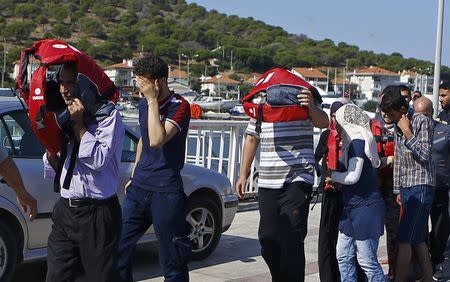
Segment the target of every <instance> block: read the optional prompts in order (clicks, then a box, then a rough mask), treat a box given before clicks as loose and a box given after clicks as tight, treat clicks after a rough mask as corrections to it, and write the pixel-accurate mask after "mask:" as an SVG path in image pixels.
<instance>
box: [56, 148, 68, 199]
mask: <svg viewBox="0 0 450 282" xmlns="http://www.w3.org/2000/svg"><path fill="white" fill-rule="evenodd" d="M66 158H67V145H63V147H62V149H61V153H60V155H59V159H58V167H57V168H56V175H55V179H53V191H54V192H55V193H59V191H61V184H60V182H59V180H60V179H61V173H62V169H63V167H64V162H65V161H66Z"/></svg>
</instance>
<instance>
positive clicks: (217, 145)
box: [126, 119, 320, 196]
mask: <svg viewBox="0 0 450 282" xmlns="http://www.w3.org/2000/svg"><path fill="white" fill-rule="evenodd" d="M133 120H134V121H133ZM126 123H127V124H128V125H132V124H134V127H135V128H134V129H138V128H137V120H136V119H131V120H130V119H128V121H127V122H126ZM247 124H248V121H247V120H242V121H236V120H194V119H192V120H191V122H190V126H189V134H188V137H187V140H186V156H185V160H186V163H190V164H194V165H198V166H202V167H205V168H208V169H212V170H215V171H217V172H219V173H222V174H224V175H226V176H227V177H228V178H229V179H230V182H231V184H232V185H234V184H235V183H236V181H237V179H238V177H239V170H240V167H241V160H242V149H243V146H244V141H245V139H244V135H245V129H246V128H247ZM132 127H133V126H132ZM319 135H320V131H319V130H317V129H316V130H315V131H314V144H317V141H318V139H319ZM258 167H259V149H258V151H257V152H256V157H255V160H254V161H253V163H252V166H251V169H250V173H249V177H248V179H247V186H246V195H248V196H253V195H254V194H256V193H257V192H258V188H257V183H256V180H257V178H258ZM315 184H316V185H317V184H318V179H317V178H316V179H315Z"/></svg>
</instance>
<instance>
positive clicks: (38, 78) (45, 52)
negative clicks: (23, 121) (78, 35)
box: [17, 39, 119, 154]
mask: <svg viewBox="0 0 450 282" xmlns="http://www.w3.org/2000/svg"><path fill="white" fill-rule="evenodd" d="M31 56H34V58H36V59H37V60H39V61H40V64H39V66H38V68H37V69H36V70H34V72H33V73H32V76H31V82H28V78H27V77H28V68H27V67H28V65H29V60H30V57H31ZM69 62H76V64H77V70H78V73H80V74H84V75H85V76H86V77H87V78H89V80H91V81H92V82H93V83H94V84H95V85H96V86H97V88H98V90H99V93H100V95H102V96H104V97H106V98H107V99H109V100H111V101H113V102H117V100H118V99H119V92H118V90H117V88H116V87H115V85H114V83H113V82H112V81H111V80H110V79H109V77H108V76H107V75H106V74H105V73H104V72H103V70H102V69H101V68H100V67H99V66H98V65H97V64H96V63H95V62H94V61H93V60H92V59H91V58H90V57H89V56H87V55H86V54H84V53H82V52H81V51H79V50H77V49H76V48H75V47H73V46H71V45H69V44H68V43H66V42H63V41H59V40H54V39H44V40H40V41H37V42H35V43H34V44H33V46H32V47H31V48H27V49H26V50H24V51H22V52H21V54H20V64H19V75H18V78H17V84H18V88H19V91H20V94H21V96H22V98H23V99H24V100H25V102H26V103H27V104H28V108H29V118H30V121H31V128H32V129H33V132H34V133H35V134H36V136H37V137H38V139H39V141H40V142H41V143H42V145H44V147H45V148H46V149H47V150H49V151H50V152H51V153H53V154H56V153H58V152H59V151H60V149H61V147H62V136H61V129H60V128H59V127H58V125H57V123H56V119H55V114H54V113H53V112H51V111H50V110H49V111H47V110H46V105H47V104H51V103H52V102H53V99H55V93H53V92H55V91H57V92H58V93H59V87H57V85H58V84H57V83H58V81H57V80H58V79H57V77H55V76H56V75H57V73H55V72H54V71H49V67H51V66H55V65H56V66H57V65H62V64H64V63H69ZM52 75H53V77H52ZM51 91H53V92H52V94H53V95H50V94H51V93H50V92H51ZM49 100H52V101H50V102H49Z"/></svg>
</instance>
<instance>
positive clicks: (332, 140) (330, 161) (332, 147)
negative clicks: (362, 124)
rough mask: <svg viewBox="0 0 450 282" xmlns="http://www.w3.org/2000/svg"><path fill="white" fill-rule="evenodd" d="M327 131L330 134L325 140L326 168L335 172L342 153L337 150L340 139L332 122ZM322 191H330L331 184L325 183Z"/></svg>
mask: <svg viewBox="0 0 450 282" xmlns="http://www.w3.org/2000/svg"><path fill="white" fill-rule="evenodd" d="M329 129H330V134H329V135H328V139H327V147H328V152H327V156H326V162H327V168H328V169H330V170H337V169H338V165H339V156H340V153H342V152H341V151H340V148H339V147H340V146H339V143H340V142H341V137H340V136H339V134H338V132H337V130H336V124H335V122H334V121H331V123H330V127H329ZM324 189H325V190H330V189H332V187H331V184H330V183H325V187H324Z"/></svg>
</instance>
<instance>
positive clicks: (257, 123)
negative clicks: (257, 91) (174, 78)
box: [255, 103, 264, 134]
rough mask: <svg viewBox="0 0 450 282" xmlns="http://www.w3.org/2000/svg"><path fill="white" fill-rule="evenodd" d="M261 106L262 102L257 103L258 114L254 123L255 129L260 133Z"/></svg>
mask: <svg viewBox="0 0 450 282" xmlns="http://www.w3.org/2000/svg"><path fill="white" fill-rule="evenodd" d="M263 107H264V104H263V103H260V104H259V105H258V116H257V117H256V123H255V131H256V133H258V134H260V133H261V124H262V120H263Z"/></svg>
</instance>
